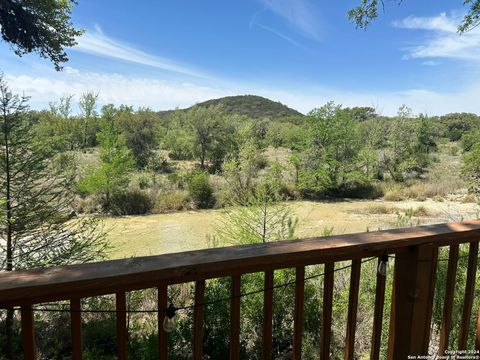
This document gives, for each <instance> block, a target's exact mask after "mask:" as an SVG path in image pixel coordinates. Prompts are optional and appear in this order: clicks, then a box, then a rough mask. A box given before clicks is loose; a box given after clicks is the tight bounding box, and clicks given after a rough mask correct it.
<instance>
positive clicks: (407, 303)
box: [387, 245, 438, 360]
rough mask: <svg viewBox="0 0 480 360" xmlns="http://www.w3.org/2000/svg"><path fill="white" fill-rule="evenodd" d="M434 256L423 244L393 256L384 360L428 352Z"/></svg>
mask: <svg viewBox="0 0 480 360" xmlns="http://www.w3.org/2000/svg"><path fill="white" fill-rule="evenodd" d="M437 255H438V249H437V248H436V247H435V246H431V245H430V246H429V245H423V246H415V247H412V248H410V249H409V251H408V252H407V253H404V254H401V255H397V256H396V257H395V272H394V287H393V296H392V307H391V314H390V328H389V342H388V356H387V358H388V359H394V360H397V359H398V360H400V359H402V360H403V359H406V358H408V356H409V355H411V356H416V355H425V354H427V353H428V340H429V334H430V325H431V311H432V299H433V293H434V284H435V271H436V270H435V269H436V264H437V261H436V259H437Z"/></svg>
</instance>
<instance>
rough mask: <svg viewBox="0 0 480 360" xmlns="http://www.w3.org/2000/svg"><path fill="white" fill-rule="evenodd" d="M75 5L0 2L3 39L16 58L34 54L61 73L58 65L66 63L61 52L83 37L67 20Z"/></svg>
mask: <svg viewBox="0 0 480 360" xmlns="http://www.w3.org/2000/svg"><path fill="white" fill-rule="evenodd" d="M75 4H76V1H75V0H62V1H58V0H42V1H38V0H0V29H1V30H0V31H1V34H2V39H3V40H4V41H6V42H7V43H9V44H10V45H11V46H12V49H13V51H14V52H15V54H17V55H18V56H22V55H24V54H26V53H31V52H36V53H38V54H39V55H40V57H42V58H47V59H50V60H51V61H52V63H53V65H54V66H55V69H56V70H61V69H62V67H61V65H60V64H61V63H64V62H66V61H68V56H67V54H66V53H65V50H64V48H65V47H72V46H74V45H76V44H77V41H76V37H78V36H80V35H82V34H83V30H77V29H75V28H74V27H73V24H72V22H71V19H70V16H71V11H72V7H73V5H75Z"/></svg>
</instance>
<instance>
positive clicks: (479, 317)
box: [475, 310, 480, 350]
mask: <svg viewBox="0 0 480 360" xmlns="http://www.w3.org/2000/svg"><path fill="white" fill-rule="evenodd" d="M475 349H476V350H480V310H478V314H477V336H476V337H475Z"/></svg>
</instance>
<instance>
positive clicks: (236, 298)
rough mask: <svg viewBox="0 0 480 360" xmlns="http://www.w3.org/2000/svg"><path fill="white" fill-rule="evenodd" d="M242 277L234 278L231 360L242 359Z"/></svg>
mask: <svg viewBox="0 0 480 360" xmlns="http://www.w3.org/2000/svg"><path fill="white" fill-rule="evenodd" d="M240 285H241V277H240V275H235V276H232V280H231V295H232V300H231V302H230V344H229V350H230V360H239V359H240V291H241V287H240Z"/></svg>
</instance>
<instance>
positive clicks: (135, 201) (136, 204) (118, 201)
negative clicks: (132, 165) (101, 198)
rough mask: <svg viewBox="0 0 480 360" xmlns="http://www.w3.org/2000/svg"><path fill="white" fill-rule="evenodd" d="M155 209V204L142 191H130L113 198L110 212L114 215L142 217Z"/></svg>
mask: <svg viewBox="0 0 480 360" xmlns="http://www.w3.org/2000/svg"><path fill="white" fill-rule="evenodd" d="M152 207H153V202H152V200H151V199H150V197H149V196H148V194H146V193H145V192H143V191H141V190H128V191H126V192H122V193H119V194H115V195H113V196H112V198H111V201H110V207H109V209H110V212H111V213H112V215H141V214H146V213H148V212H149V211H150V210H151V209H152Z"/></svg>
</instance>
